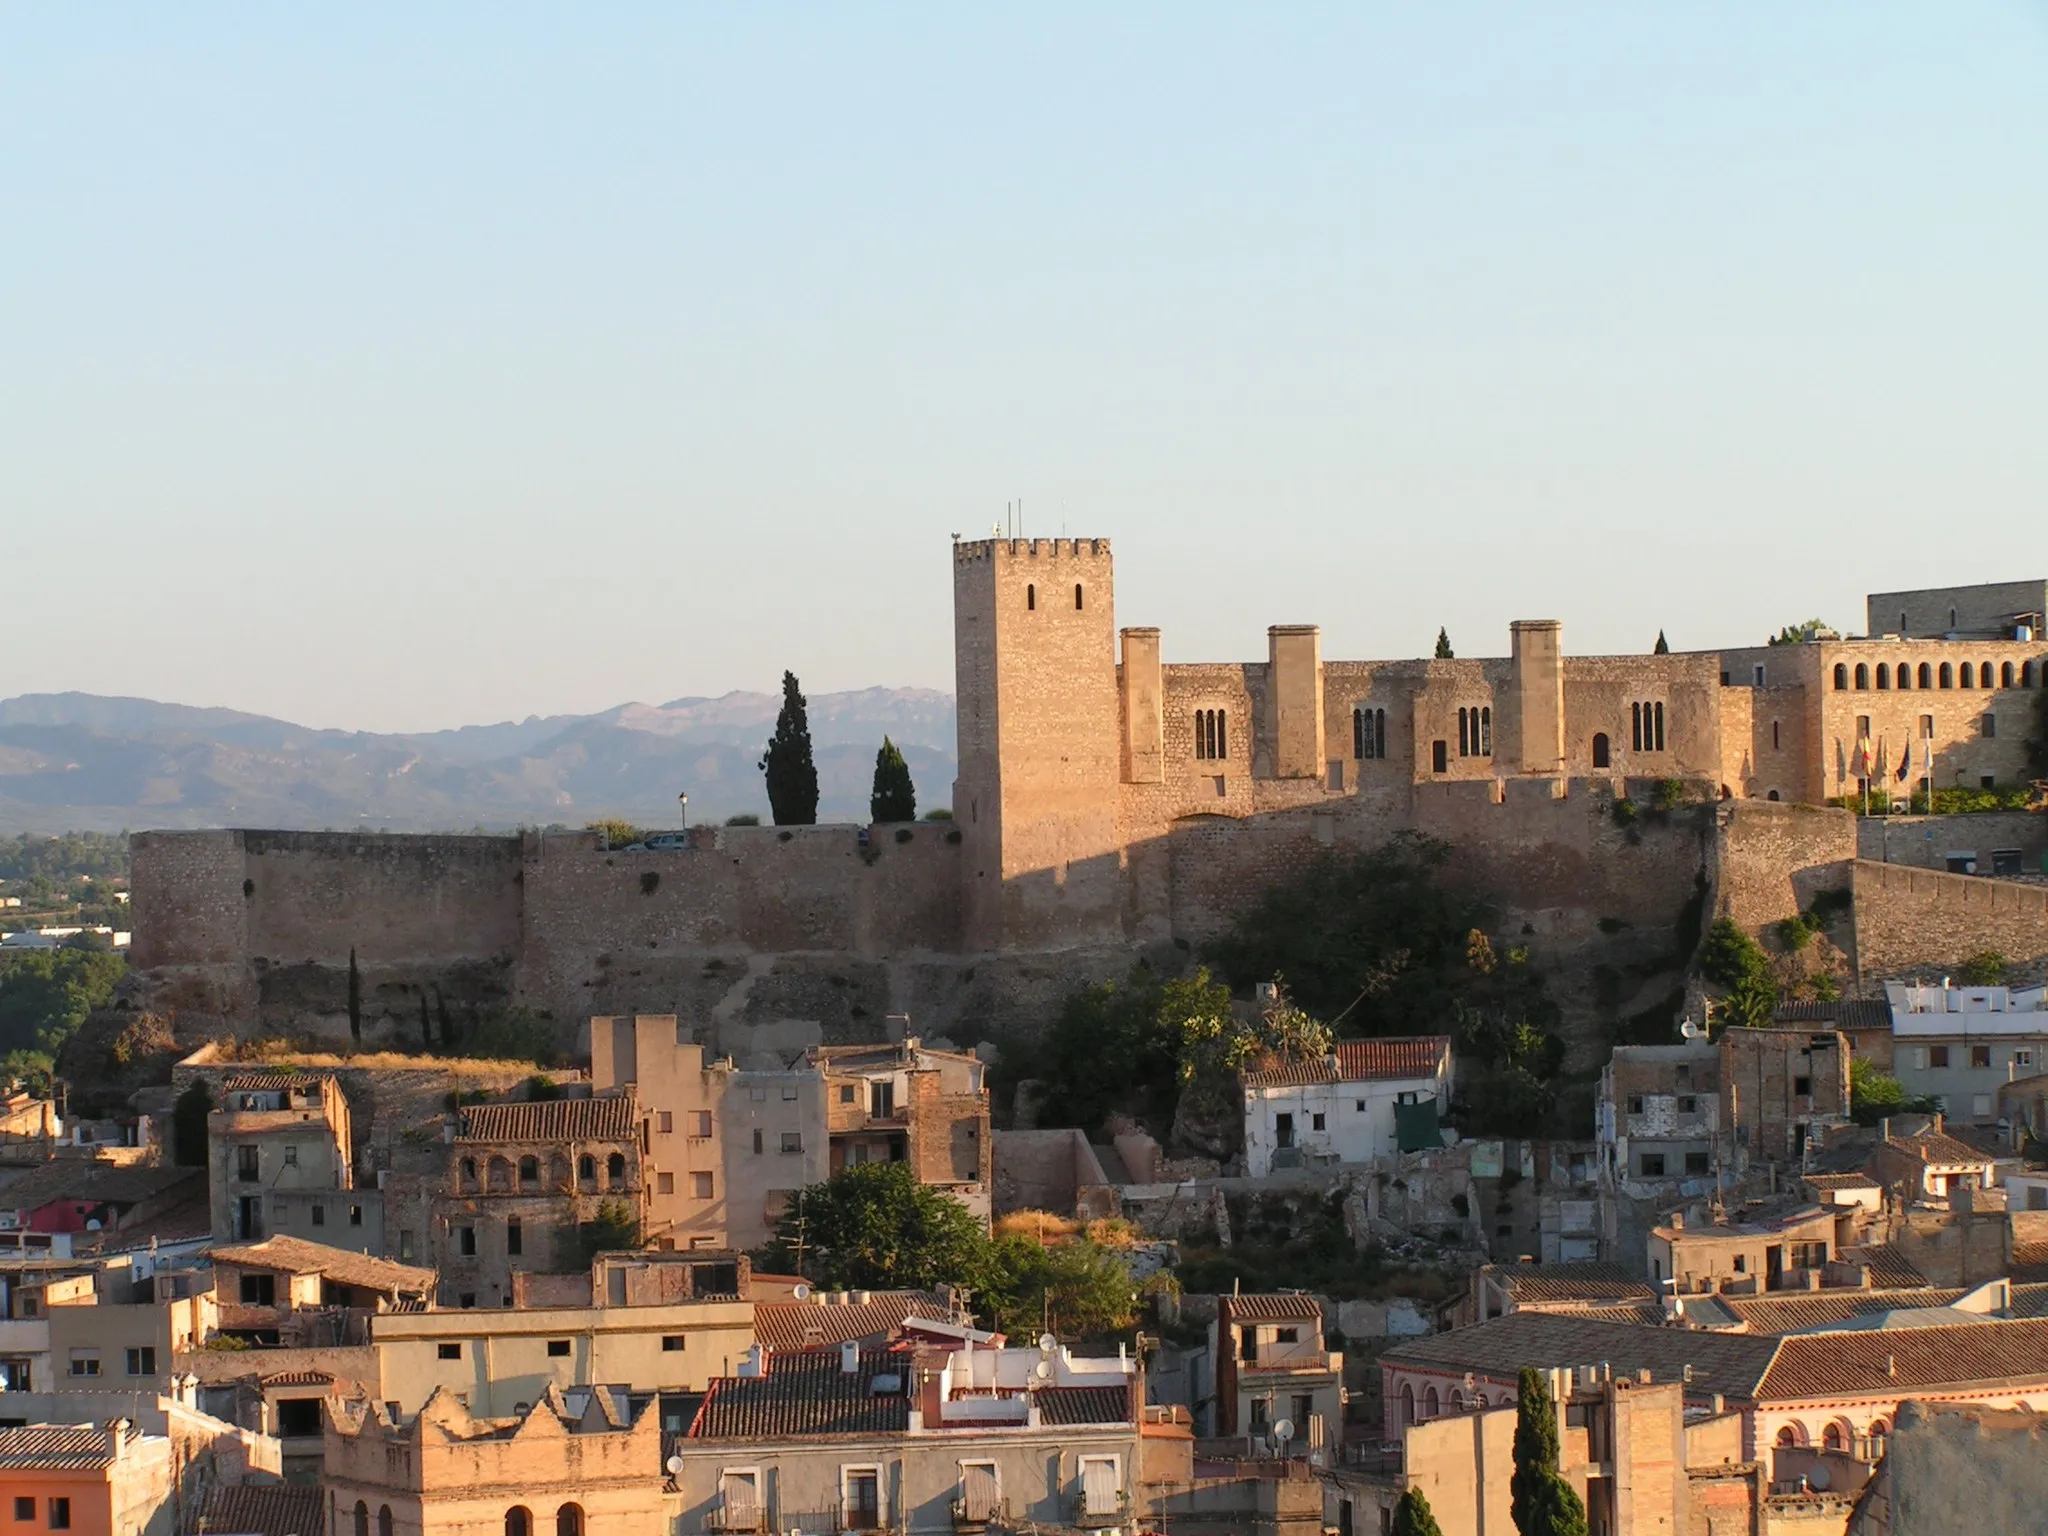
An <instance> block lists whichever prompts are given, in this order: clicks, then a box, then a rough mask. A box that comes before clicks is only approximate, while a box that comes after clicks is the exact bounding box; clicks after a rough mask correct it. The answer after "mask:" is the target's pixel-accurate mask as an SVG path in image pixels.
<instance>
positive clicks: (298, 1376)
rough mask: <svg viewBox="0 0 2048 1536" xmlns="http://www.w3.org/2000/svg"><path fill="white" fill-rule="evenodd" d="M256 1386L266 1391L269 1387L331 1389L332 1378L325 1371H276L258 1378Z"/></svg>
mask: <svg viewBox="0 0 2048 1536" xmlns="http://www.w3.org/2000/svg"><path fill="white" fill-rule="evenodd" d="M256 1385H257V1386H259V1387H262V1388H264V1389H265V1390H266V1391H268V1390H269V1389H270V1388H271V1387H331V1386H333V1385H334V1377H333V1376H331V1375H330V1374H328V1373H327V1372H326V1371H278V1372H276V1373H274V1374H272V1375H269V1376H260V1377H258V1378H257V1380H256Z"/></svg>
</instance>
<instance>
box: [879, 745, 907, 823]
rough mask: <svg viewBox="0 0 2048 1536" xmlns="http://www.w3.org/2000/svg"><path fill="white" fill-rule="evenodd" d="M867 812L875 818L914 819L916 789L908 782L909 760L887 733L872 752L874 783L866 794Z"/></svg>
mask: <svg viewBox="0 0 2048 1536" xmlns="http://www.w3.org/2000/svg"><path fill="white" fill-rule="evenodd" d="M868 815H869V816H870V817H872V818H873V819H874V820H876V821H915V820H917V790H916V788H915V786H913V785H912V784H911V782H910V764H908V763H906V762H905V761H903V750H902V748H900V747H898V746H897V745H896V743H895V742H893V741H891V740H890V739H889V738H888V737H886V736H884V737H883V738H882V750H881V751H879V752H877V753H876V754H875V787H874V790H873V792H872V793H870V794H869V796H868Z"/></svg>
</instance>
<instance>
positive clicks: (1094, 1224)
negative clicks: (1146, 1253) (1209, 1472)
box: [1088, 1216, 1138, 1248]
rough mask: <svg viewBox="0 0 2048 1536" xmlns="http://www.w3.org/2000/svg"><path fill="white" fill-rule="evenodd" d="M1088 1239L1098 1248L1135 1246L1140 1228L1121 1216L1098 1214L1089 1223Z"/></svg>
mask: <svg viewBox="0 0 2048 1536" xmlns="http://www.w3.org/2000/svg"><path fill="white" fill-rule="evenodd" d="M1088 1241H1089V1242H1091V1243H1093V1244H1094V1245H1095V1246H1096V1247H1098V1248H1135V1247H1136V1246H1137V1245H1138V1229H1137V1228H1136V1227H1134V1226H1132V1225H1131V1224H1130V1223H1129V1222H1128V1221H1125V1220H1124V1219H1123V1217H1121V1216H1098V1217H1097V1218H1096V1219H1095V1220H1093V1221H1091V1222H1089V1223H1088Z"/></svg>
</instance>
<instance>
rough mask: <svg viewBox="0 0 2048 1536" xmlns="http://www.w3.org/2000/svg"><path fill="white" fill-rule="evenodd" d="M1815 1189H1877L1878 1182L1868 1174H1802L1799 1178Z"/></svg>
mask: <svg viewBox="0 0 2048 1536" xmlns="http://www.w3.org/2000/svg"><path fill="white" fill-rule="evenodd" d="M1799 1177H1800V1178H1801V1179H1802V1180H1804V1181H1805V1182H1806V1183H1808V1184H1811V1185H1812V1186H1813V1187H1814V1188H1815V1189H1877V1188H1879V1187H1880V1186H1879V1185H1878V1182H1877V1180H1875V1179H1873V1178H1872V1177H1871V1176H1870V1175H1869V1174H1867V1173H1802V1174H1801V1175H1800V1176H1799Z"/></svg>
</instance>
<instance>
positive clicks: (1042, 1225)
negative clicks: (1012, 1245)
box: [995, 1211, 1081, 1243]
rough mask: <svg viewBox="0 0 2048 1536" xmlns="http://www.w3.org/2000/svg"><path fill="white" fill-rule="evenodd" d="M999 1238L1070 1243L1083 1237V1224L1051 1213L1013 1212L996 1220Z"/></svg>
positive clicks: (1069, 1217)
mask: <svg viewBox="0 0 2048 1536" xmlns="http://www.w3.org/2000/svg"><path fill="white" fill-rule="evenodd" d="M995 1231H996V1236H997V1237H1033V1238H1037V1239H1038V1240H1039V1241H1040V1242H1045V1243H1064V1242H1070V1241H1072V1240H1073V1239H1074V1238H1076V1237H1079V1236H1080V1235H1081V1224H1080V1223H1079V1222H1077V1221H1075V1220H1074V1219H1073V1218H1072V1217H1071V1216H1055V1215H1054V1214H1053V1213H1052V1212H1051V1211H1012V1212H1010V1214H1009V1215H1007V1216H999V1217H997V1218H996V1226H995Z"/></svg>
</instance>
